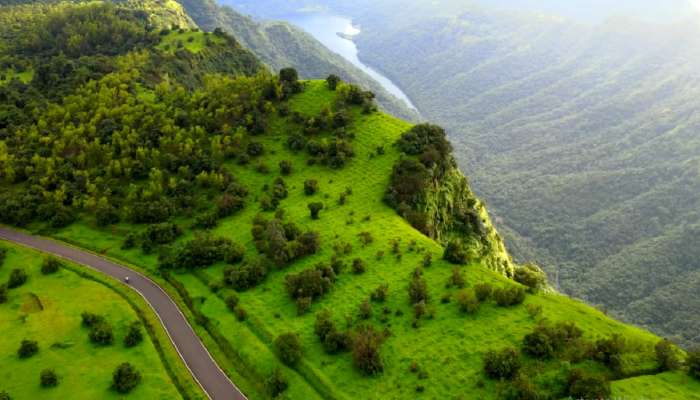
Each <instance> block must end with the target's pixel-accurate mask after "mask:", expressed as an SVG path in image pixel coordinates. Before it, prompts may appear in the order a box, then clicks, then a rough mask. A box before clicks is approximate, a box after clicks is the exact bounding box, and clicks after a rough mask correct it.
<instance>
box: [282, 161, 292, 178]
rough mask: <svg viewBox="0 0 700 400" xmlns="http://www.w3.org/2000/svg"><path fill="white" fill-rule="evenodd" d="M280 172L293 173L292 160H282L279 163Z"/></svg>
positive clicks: (285, 174) (283, 173) (284, 173)
mask: <svg viewBox="0 0 700 400" xmlns="http://www.w3.org/2000/svg"><path fill="white" fill-rule="evenodd" d="M279 167H280V174H282V175H284V176H287V175H290V174H291V173H292V162H291V161H289V160H282V161H280V163H279Z"/></svg>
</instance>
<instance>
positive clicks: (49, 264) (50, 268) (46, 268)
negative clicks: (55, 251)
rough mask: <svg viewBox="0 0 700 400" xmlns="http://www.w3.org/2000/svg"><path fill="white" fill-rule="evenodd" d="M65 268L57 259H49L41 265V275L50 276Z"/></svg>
mask: <svg viewBox="0 0 700 400" xmlns="http://www.w3.org/2000/svg"><path fill="white" fill-rule="evenodd" d="M61 267H63V263H62V262H61V261H59V260H58V259H57V258H55V257H47V258H45V259H44V262H43V263H42V264H41V273H42V274H44V275H50V274H54V273H56V272H58V270H59V269H60V268H61Z"/></svg>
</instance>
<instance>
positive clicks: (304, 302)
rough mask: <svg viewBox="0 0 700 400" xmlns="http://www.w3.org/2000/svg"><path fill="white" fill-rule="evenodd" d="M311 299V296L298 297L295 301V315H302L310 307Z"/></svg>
mask: <svg viewBox="0 0 700 400" xmlns="http://www.w3.org/2000/svg"><path fill="white" fill-rule="evenodd" d="M312 303H313V299H312V298H311V297H300V298H298V299H297V301H296V305H297V315H304V314H306V312H307V311H309V310H310V309H311V304H312Z"/></svg>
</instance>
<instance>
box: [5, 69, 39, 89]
mask: <svg viewBox="0 0 700 400" xmlns="http://www.w3.org/2000/svg"><path fill="white" fill-rule="evenodd" d="M33 78H34V71H33V70H31V69H30V70H28V71H22V72H17V71H15V70H14V69H7V70H5V71H0V85H4V84H6V83H9V82H11V81H12V80H13V79H19V80H20V82H22V83H29V82H31V80H32V79H33Z"/></svg>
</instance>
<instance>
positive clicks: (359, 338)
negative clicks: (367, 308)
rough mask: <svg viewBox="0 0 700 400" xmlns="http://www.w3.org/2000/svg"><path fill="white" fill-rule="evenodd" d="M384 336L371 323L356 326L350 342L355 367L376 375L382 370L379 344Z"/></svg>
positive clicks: (382, 364)
mask: <svg viewBox="0 0 700 400" xmlns="http://www.w3.org/2000/svg"><path fill="white" fill-rule="evenodd" d="M383 341H384V337H383V336H382V335H381V334H380V333H378V332H377V331H376V330H375V329H374V327H372V326H371V325H362V326H360V327H359V328H358V330H357V333H356V334H355V338H354V340H353V344H352V359H353V363H354V364H355V367H357V368H358V369H359V370H360V371H362V372H363V373H365V374H367V375H376V374H378V373H380V372H382V371H383V370H384V362H383V361H382V357H381V346H382V342H383Z"/></svg>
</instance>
